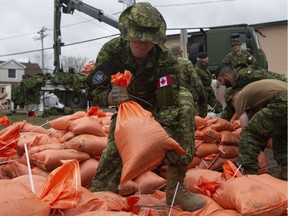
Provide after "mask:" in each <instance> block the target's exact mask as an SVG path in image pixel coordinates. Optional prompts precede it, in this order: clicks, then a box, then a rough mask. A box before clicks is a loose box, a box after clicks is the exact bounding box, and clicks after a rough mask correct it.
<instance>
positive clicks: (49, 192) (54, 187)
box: [40, 160, 81, 209]
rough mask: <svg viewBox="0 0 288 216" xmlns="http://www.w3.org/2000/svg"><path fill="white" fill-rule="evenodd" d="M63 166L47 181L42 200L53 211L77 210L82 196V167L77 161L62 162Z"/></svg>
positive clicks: (52, 173)
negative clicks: (76, 207)
mask: <svg viewBox="0 0 288 216" xmlns="http://www.w3.org/2000/svg"><path fill="white" fill-rule="evenodd" d="M61 162H62V166H61V167H58V168H57V169H55V170H53V171H52V172H51V173H50V174H49V176H48V177H47V179H46V182H45V185H44V188H43V191H42V193H41V195H40V199H41V200H42V201H44V202H45V203H47V204H49V205H50V206H51V208H52V209H68V208H75V206H76V204H77V202H78V201H79V199H80V195H81V178H80V167H79V163H78V161H77V160H61Z"/></svg>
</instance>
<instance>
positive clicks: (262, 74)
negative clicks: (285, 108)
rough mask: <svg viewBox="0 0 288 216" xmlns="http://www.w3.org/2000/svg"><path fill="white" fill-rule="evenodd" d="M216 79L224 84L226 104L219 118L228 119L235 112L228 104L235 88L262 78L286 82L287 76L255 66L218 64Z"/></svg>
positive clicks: (240, 87)
mask: <svg viewBox="0 0 288 216" xmlns="http://www.w3.org/2000/svg"><path fill="white" fill-rule="evenodd" d="M215 76H216V79H217V80H218V81H219V83H220V84H221V85H225V87H226V90H225V94H224V99H225V103H226V106H225V108H224V110H223V112H222V113H221V118H224V119H226V120H228V121H229V120H230V119H231V118H232V117H233V115H234V114H235V109H234V108H233V107H232V106H231V105H230V100H231V98H232V95H233V93H234V92H235V90H237V89H242V88H243V87H245V86H246V85H248V84H249V83H252V82H255V81H258V80H262V79H277V80H281V81H284V82H287V78H286V77H285V76H282V75H280V74H278V73H275V72H272V71H267V70H264V69H262V68H260V67H257V66H249V67H245V68H238V69H234V70H233V69H232V68H231V67H229V66H226V65H220V66H219V67H218V68H217V69H216V71H215Z"/></svg>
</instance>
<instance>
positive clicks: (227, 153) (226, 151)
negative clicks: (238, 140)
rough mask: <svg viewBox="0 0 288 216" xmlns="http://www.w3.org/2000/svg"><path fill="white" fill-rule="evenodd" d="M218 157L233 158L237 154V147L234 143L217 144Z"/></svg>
mask: <svg viewBox="0 0 288 216" xmlns="http://www.w3.org/2000/svg"><path fill="white" fill-rule="evenodd" d="M218 149H219V153H220V157H222V158H227V159H229V158H234V157H237V156H238V152H239V147H238V146H236V145H221V144H219V145H218Z"/></svg>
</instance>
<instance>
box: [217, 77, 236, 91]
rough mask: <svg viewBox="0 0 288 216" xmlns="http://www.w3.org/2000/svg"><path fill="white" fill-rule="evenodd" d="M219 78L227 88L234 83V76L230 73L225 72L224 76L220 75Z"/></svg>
mask: <svg viewBox="0 0 288 216" xmlns="http://www.w3.org/2000/svg"><path fill="white" fill-rule="evenodd" d="M217 80H218V81H219V83H220V84H221V85H224V86H225V87H226V88H229V87H231V86H233V85H234V81H233V77H232V76H230V75H229V74H223V75H222V76H218V78H217Z"/></svg>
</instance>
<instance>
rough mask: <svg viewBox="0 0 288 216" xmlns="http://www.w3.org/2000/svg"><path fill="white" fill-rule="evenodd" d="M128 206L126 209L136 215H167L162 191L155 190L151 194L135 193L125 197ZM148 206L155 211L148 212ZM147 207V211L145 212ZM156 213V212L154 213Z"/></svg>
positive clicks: (167, 209)
mask: <svg viewBox="0 0 288 216" xmlns="http://www.w3.org/2000/svg"><path fill="white" fill-rule="evenodd" d="M126 200H127V203H128V204H129V207H128V209H127V210H126V211H130V212H133V213H135V214H137V215H152V216H154V215H157V216H162V215H168V212H169V207H170V206H169V205H168V204H167V203H166V194H165V192H163V191H159V190H156V191H155V192H154V193H152V194H135V195H132V196H129V197H127V198H126ZM149 207H151V208H155V207H156V208H155V210H156V211H154V212H151V211H150V212H149ZM147 209H148V212H149V213H148V212H147ZM155 213H158V214H155Z"/></svg>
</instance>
